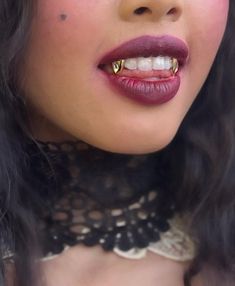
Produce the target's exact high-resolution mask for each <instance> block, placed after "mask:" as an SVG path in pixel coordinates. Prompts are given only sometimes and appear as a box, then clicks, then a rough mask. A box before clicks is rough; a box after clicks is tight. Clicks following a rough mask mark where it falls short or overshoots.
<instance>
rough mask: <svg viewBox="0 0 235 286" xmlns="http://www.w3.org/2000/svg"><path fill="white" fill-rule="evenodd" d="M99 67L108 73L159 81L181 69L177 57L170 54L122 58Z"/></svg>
mask: <svg viewBox="0 0 235 286" xmlns="http://www.w3.org/2000/svg"><path fill="white" fill-rule="evenodd" d="M98 68H99V69H101V70H103V71H104V72H106V73H108V74H113V75H118V76H123V77H129V78H136V79H142V80H144V81H159V80H161V79H166V78H169V77H172V76H174V75H175V74H176V73H177V72H178V71H179V68H180V64H179V62H178V60H177V59H176V58H172V57H169V56H157V57H153V56H150V57H138V58H128V59H121V60H117V61H114V62H112V63H110V64H100V65H99V66H98Z"/></svg>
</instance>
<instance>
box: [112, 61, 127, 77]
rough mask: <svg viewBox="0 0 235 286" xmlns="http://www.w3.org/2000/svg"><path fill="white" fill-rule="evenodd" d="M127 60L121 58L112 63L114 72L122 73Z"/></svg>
mask: <svg viewBox="0 0 235 286" xmlns="http://www.w3.org/2000/svg"><path fill="white" fill-rule="evenodd" d="M124 63H125V60H120V61H116V62H113V63H112V69H113V72H114V74H118V73H120V72H121V71H122V70H123V68H124Z"/></svg>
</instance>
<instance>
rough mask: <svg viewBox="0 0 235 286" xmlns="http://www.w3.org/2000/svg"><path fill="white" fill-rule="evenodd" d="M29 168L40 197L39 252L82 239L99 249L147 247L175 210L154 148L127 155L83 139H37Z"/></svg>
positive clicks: (47, 253)
mask: <svg viewBox="0 0 235 286" xmlns="http://www.w3.org/2000/svg"><path fill="white" fill-rule="evenodd" d="M37 144H38V145H39V147H40V149H41V151H42V152H39V150H38V149H37V148H32V151H31V157H32V162H33V164H32V168H33V172H34V175H35V177H36V178H38V182H35V184H38V186H40V188H41V192H44V193H47V194H49V196H48V197H50V198H53V199H51V200H46V207H45V211H44V212H43V216H42V215H41V217H40V218H39V222H40V223H39V227H40V232H41V234H42V245H43V255H44V257H49V256H51V255H55V254H59V253H61V252H62V251H63V250H64V249H65V248H66V247H67V246H74V245H76V244H78V243H82V244H84V245H86V246H95V245H101V246H102V248H103V249H104V250H105V251H113V250H116V251H119V252H128V251H131V250H133V249H144V248H147V247H148V246H149V245H150V244H151V243H155V242H157V241H159V240H160V237H161V234H162V233H164V232H167V231H169V228H170V225H169V222H168V221H169V219H171V218H172V217H173V215H174V212H175V206H174V198H173V195H172V194H171V193H170V192H169V191H168V189H167V184H166V181H165V180H164V172H163V170H164V163H163V161H162V160H161V159H160V157H159V154H158V153H157V152H156V153H151V154H145V155H128V154H118V153H112V152H108V151H104V150H100V149H98V148H96V147H94V146H91V145H89V144H87V143H85V142H83V141H77V142H63V143H52V142H40V141H38V142H37Z"/></svg>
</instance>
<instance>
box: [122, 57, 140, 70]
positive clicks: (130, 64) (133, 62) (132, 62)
mask: <svg viewBox="0 0 235 286" xmlns="http://www.w3.org/2000/svg"><path fill="white" fill-rule="evenodd" d="M124 66H125V68H127V69H129V70H136V69H137V67H138V64H137V59H127V60H125V64H124Z"/></svg>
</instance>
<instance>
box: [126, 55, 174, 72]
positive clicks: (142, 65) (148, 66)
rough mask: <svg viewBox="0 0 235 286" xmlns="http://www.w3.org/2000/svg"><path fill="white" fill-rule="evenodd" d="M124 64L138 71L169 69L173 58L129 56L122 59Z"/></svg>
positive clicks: (127, 67)
mask: <svg viewBox="0 0 235 286" xmlns="http://www.w3.org/2000/svg"><path fill="white" fill-rule="evenodd" d="M124 66H125V68H126V69H129V70H137V69H138V70H140V71H151V70H170V69H171V68H172V67H173V59H172V58H171V57H168V56H165V57H163V56H158V57H148V58H145V57H139V58H130V59H126V60H125V61H124Z"/></svg>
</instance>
